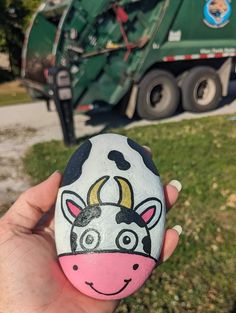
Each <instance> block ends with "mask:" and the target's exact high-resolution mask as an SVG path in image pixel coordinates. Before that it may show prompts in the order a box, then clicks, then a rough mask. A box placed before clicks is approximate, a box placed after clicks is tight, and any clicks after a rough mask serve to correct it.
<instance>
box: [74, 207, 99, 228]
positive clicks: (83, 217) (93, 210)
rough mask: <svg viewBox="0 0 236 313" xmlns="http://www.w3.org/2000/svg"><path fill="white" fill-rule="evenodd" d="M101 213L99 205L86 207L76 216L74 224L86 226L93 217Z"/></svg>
mask: <svg viewBox="0 0 236 313" xmlns="http://www.w3.org/2000/svg"><path fill="white" fill-rule="evenodd" d="M101 213H102V210H101V208H100V207H99V206H93V207H87V208H86V209H84V210H83V211H82V212H81V213H80V214H79V215H78V217H77V218H76V220H75V222H74V225H75V226H79V227H84V226H87V225H88V224H89V223H90V222H91V221H92V220H93V219H94V218H98V217H99V216H100V215H101Z"/></svg>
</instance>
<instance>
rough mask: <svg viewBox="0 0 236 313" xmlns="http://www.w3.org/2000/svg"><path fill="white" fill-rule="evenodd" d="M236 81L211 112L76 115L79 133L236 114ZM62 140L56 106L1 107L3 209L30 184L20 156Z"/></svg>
mask: <svg viewBox="0 0 236 313" xmlns="http://www.w3.org/2000/svg"><path fill="white" fill-rule="evenodd" d="M235 98H236V82H233V83H231V85H230V92H229V96H228V97H227V98H226V99H224V101H223V102H222V106H221V107H220V108H219V109H217V110H215V111H213V112H208V113H202V114H192V113H188V112H182V113H179V114H177V115H175V116H173V117H171V118H168V119H165V120H162V121H158V122H150V121H145V120H142V121H130V120H128V119H127V118H125V117H123V116H121V115H120V114H119V113H118V112H115V111H113V112H106V113H105V112H104V113H101V114H96V115H90V116H85V115H76V116H75V126H76V136H77V137H82V136H85V135H92V134H96V133H99V132H100V131H102V130H104V129H106V128H109V127H113V128H116V127H127V128H130V127H135V126H143V125H150V124H157V123H166V122H175V121H180V120H183V119H193V118H200V117H203V116H210V115H221V114H233V113H236V100H234V99H235ZM54 139H55V140H61V139H62V133H61V130H60V127H59V120H58V116H57V113H56V111H55V108H53V109H52V112H47V110H46V106H45V104H44V103H43V102H34V103H31V104H24V105H17V106H7V107H1V108H0V212H1V211H3V210H5V209H6V208H8V206H9V205H10V204H11V203H12V202H13V201H14V200H15V199H16V197H17V196H18V195H19V193H21V192H22V191H23V190H25V189H26V188H28V187H29V185H30V183H29V180H28V178H27V177H26V175H25V174H24V172H23V168H22V161H21V158H22V157H23V156H24V154H25V152H26V150H27V149H28V148H29V147H30V146H31V145H33V144H35V143H38V142H42V141H50V140H54Z"/></svg>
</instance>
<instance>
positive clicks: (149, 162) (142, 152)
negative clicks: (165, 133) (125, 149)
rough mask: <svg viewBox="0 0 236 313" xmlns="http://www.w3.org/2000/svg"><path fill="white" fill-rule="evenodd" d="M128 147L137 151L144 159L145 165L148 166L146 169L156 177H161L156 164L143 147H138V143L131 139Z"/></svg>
mask: <svg viewBox="0 0 236 313" xmlns="http://www.w3.org/2000/svg"><path fill="white" fill-rule="evenodd" d="M127 141H128V145H129V146H130V147H131V148H132V149H133V150H135V151H137V152H138V153H139V154H140V155H141V157H142V159H143V162H144V164H145V165H146V167H147V168H148V169H149V170H150V171H151V172H152V173H153V174H155V175H157V176H160V175H159V173H158V171H157V168H156V166H155V164H154V163H153V161H152V159H151V157H150V156H149V154H148V152H147V151H146V150H145V149H144V148H143V147H141V146H140V145H138V144H137V143H136V142H134V141H133V140H131V139H129V138H128V140H127Z"/></svg>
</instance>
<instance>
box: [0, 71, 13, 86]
mask: <svg viewBox="0 0 236 313" xmlns="http://www.w3.org/2000/svg"><path fill="white" fill-rule="evenodd" d="M13 79H14V76H13V75H12V73H11V72H10V71H8V70H6V69H3V68H1V67H0V84H1V83H6V82H9V81H12V80H13Z"/></svg>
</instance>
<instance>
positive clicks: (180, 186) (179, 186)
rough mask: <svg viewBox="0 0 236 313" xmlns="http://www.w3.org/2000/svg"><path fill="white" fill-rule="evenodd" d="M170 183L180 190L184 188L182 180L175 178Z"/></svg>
mask: <svg viewBox="0 0 236 313" xmlns="http://www.w3.org/2000/svg"><path fill="white" fill-rule="evenodd" d="M169 184H170V185H171V186H173V187H175V188H176V189H177V190H178V192H180V191H181V190H182V184H181V182H180V181H178V180H176V179H173V180H172V181H171V182H169Z"/></svg>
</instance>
